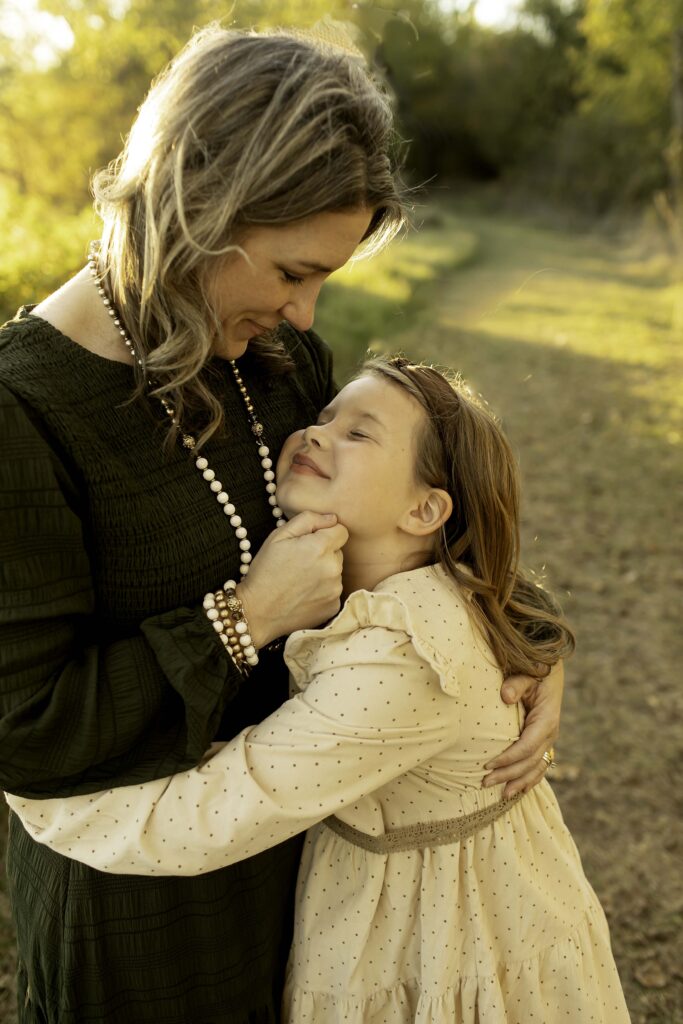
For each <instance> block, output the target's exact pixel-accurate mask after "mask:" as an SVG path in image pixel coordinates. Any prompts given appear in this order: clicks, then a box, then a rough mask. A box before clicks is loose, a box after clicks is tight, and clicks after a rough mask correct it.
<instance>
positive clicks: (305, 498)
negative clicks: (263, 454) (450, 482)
mask: <svg viewBox="0 0 683 1024" xmlns="http://www.w3.org/2000/svg"><path fill="white" fill-rule="evenodd" d="M424 416H425V413H424V411H423V410H422V408H421V407H420V406H419V405H418V403H417V402H416V401H415V400H414V399H413V398H411V396H410V395H408V394H406V392H404V391H403V390H402V389H401V388H400V387H398V386H397V385H395V384H391V383H389V382H388V381H386V380H383V379H382V378H381V377H379V376H377V375H376V374H373V373H368V374H366V375H365V376H362V377H359V378H358V379H357V380H354V381H352V382H351V383H350V384H347V385H346V387H345V388H343V389H342V390H341V391H340V392H339V394H338V395H337V396H336V398H334V400H333V401H332V402H330V404H329V405H328V406H326V408H325V409H323V410H322V412H321V413H320V415H319V417H318V422H317V424H316V425H315V426H311V427H307V428H306V429H305V430H298V431H297V432H296V433H294V434H292V435H291V436H290V437H289V438H287V440H286V441H285V444H284V447H283V449H282V453H281V455H280V458H279V460H278V464H277V493H278V504H279V505H280V506H281V507H282V509H283V510H284V512H285V513H286V515H287V516H288V517H290V518H291V516H293V515H295V514H296V513H298V512H303V511H305V510H310V511H312V512H321V513H326V512H334V513H335V515H336V516H337V517H338V519H339V521H340V522H341V523H343V525H344V526H345V527H346V528H347V530H348V531H349V534H350V535H351V537H352V538H364V539H369V538H375V539H379V538H384V537H387V536H389V535H395V534H396V531H397V528H400V523H401V522H402V521H403V522H405V521H406V520H405V517H406V515H409V514H410V509H412V508H414V507H415V505H416V504H419V502H420V496H421V494H422V492H423V491H424V486H423V485H421V484H419V483H418V482H417V481H416V479H415V452H416V439H417V437H418V436H419V432H420V429H421V427H422V424H423V423H424Z"/></svg>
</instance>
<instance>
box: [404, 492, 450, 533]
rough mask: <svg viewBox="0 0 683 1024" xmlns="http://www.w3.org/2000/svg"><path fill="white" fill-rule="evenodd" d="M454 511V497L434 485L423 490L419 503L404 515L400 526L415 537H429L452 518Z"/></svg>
mask: <svg viewBox="0 0 683 1024" xmlns="http://www.w3.org/2000/svg"><path fill="white" fill-rule="evenodd" d="M452 512H453V499H452V498H451V496H450V494H449V493H448V491H443V490H441V488H440V487H432V488H431V489H430V490H428V491H425V492H423V494H422V496H421V498H420V503H419V504H418V505H414V506H413V508H411V509H409V510H408V511H407V512H406V513H405V514H404V515H403V517H402V518H401V522H400V523H399V526H400V528H401V529H402V530H405V532H406V533H410V534H412V535H413V536H414V537H428V536H429V534H430V533H435V532H436V531H437V530H439V529H440V528H441V527H442V526H443V524H444V523H445V522H447V520H448V519H450V517H451V513H452Z"/></svg>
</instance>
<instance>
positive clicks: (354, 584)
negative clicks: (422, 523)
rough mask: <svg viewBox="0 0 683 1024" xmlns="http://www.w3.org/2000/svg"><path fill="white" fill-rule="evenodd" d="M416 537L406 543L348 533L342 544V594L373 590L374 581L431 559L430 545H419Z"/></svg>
mask: <svg viewBox="0 0 683 1024" xmlns="http://www.w3.org/2000/svg"><path fill="white" fill-rule="evenodd" d="M418 544H419V541H416V539H415V538H414V537H412V538H410V544H409V545H407V544H405V543H399V544H382V542H380V541H378V540H377V539H376V538H368V539H367V540H359V539H357V538H352V537H349V540H348V541H347V542H346V544H345V545H344V550H343V555H344V568H343V570H342V582H343V586H344V597H348V596H349V594H352V593H353V592H354V591H355V590H374V589H375V587H376V586H378V584H380V583H381V582H382V581H383V580H386V579H388V578H389V576H395V575H396V573H398V572H409V571H410V570H411V569H419V568H421V567H422V566H423V565H430V564H431V562H433V561H434V553H433V550H432V547H431V545H430V546H429V547H428V548H427V547H422V548H420V547H419V546H417V545H418Z"/></svg>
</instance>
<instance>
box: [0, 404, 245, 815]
mask: <svg viewBox="0 0 683 1024" xmlns="http://www.w3.org/2000/svg"><path fill="white" fill-rule="evenodd" d="M0 430H1V431H2V437H3V438H5V439H11V441H9V442H8V443H6V444H5V446H4V448H3V455H2V459H1V460H0V788H3V789H6V790H7V791H9V792H12V793H17V794H19V795H23V796H34V797H47V796H58V795H68V794H71V793H86V792H92V791H95V790H99V789H102V788H103V787H105V786H118V785H124V784H131V783H133V782H137V781H146V780H148V779H153V778H159V777H162V776H165V775H169V774H172V773H173V772H176V771H181V770H184V769H187V768H190V767H192V766H194V765H195V764H197V762H198V761H199V760H200V758H201V757H202V755H203V754H204V752H205V750H206V748H207V746H208V745H209V743H210V742H211V740H212V739H213V736H214V734H215V731H216V729H217V727H218V724H219V722H220V718H221V714H222V711H223V708H224V706H225V704H226V703H227V701H228V700H229V699H231V697H233V696H234V695H235V694H236V693H237V691H238V689H239V685H240V680H241V677H240V675H239V673H238V672H237V670H236V669H235V667H234V665H233V664H232V662H231V661H230V659H229V658H228V657H227V656H226V654H225V651H224V649H223V647H222V645H221V643H220V641H219V640H218V638H217V636H216V634H215V632H214V631H213V629H212V628H211V625H210V623H209V622H208V620H207V619H206V616H205V615H204V612H203V609H202V608H201V607H197V608H194V609H190V608H182V609H178V610H174V611H171V612H167V613H165V614H163V615H158V616H155V617H153V618H149V619H147V620H146V621H144V622H143V623H142V624H141V628H140V632H139V633H138V634H137V635H134V636H132V637H130V638H128V639H124V640H119V641H117V642H114V643H111V644H109V645H106V646H101V645H98V644H97V643H94V642H92V641H93V638H94V637H95V636H96V635H97V630H96V628H95V626H96V620H95V596H94V591H93V583H92V578H91V572H90V566H89V562H88V556H87V552H86V549H85V546H84V543H83V536H82V529H81V522H80V519H79V517H78V516H77V514H76V513H75V511H74V510H73V508H72V505H73V502H70V501H69V491H68V487H67V486H66V484H65V479H66V478H65V471H64V469H63V467H61V464H60V462H59V460H58V459H57V458H56V456H55V454H54V453H53V451H52V450H51V448H50V447H49V445H48V444H47V442H46V441H45V440H44V439H43V438H42V436H41V434H40V433H39V431H38V430H37V428H36V427H35V426H34V424H33V423H32V422H31V419H30V418H29V416H28V415H27V414H26V411H25V409H24V407H23V406H22V404H21V403H20V402H19V401H18V400H17V398H16V397H15V396H14V395H13V394H12V393H11V392H10V391H9V390H7V389H6V388H4V387H2V386H0Z"/></svg>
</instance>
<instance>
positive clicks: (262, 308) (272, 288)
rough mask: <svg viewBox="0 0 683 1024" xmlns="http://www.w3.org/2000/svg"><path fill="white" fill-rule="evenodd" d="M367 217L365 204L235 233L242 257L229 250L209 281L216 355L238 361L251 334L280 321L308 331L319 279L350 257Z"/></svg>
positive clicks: (321, 282) (323, 279)
mask: <svg viewBox="0 0 683 1024" xmlns="http://www.w3.org/2000/svg"><path fill="white" fill-rule="evenodd" d="M371 218H372V211H371V210H368V209H365V208H364V209H360V210H345V211H343V212H340V213H317V214H314V215H312V216H311V217H305V218H304V219H303V220H298V221H294V222H293V223H291V224H284V225H277V226H255V227H250V228H248V229H247V230H246V231H245V232H244V233H243V234H242V235H240V237H239V239H238V241H239V244H240V245H241V247H242V249H243V250H244V252H245V254H246V257H247V258H245V256H243V255H241V254H239V253H234V254H231V256H230V257H229V258H228V259H227V260H226V261H224V262H223V263H221V265H220V267H219V269H218V270H217V271H216V273H215V274H214V275H213V277H212V278H211V279H210V281H209V284H208V295H209V301H210V302H211V304H212V306H213V308H214V310H215V311H216V314H217V316H218V318H219V320H220V322H221V324H222V333H221V337H220V339H219V341H218V343H217V345H216V354H217V355H218V356H221V357H222V358H224V359H238V358H239V357H240V356H241V355H244V352H245V350H246V348H247V345H248V344H249V340H250V338H253V337H255V336H256V335H259V334H263V333H264V331H267V330H272V329H273V328H274V327H277V325H278V324H279V323H280V321H281V320H288V321H289V323H291V324H292V326H293V327H296V328H297V329H298V330H300V331H307V330H309V328H311V327H312V326H313V315H314V312H315V304H316V301H317V299H318V293H319V292H320V289H321V287H322V284H323V282H324V281H325V279H326V278H327V277H328V276H329V275H330V274H331V273H333V271H335V270H339V268H340V267H343V266H344V264H345V263H346V262H347V261H348V260H349V259H350V257H351V256H352V255H353V253H354V251H355V250H356V248H357V247H358V245H359V244H360V242H361V240H362V239H363V237H364V235H365V233H366V232H367V230H368V227H369V226H370V220H371Z"/></svg>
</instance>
